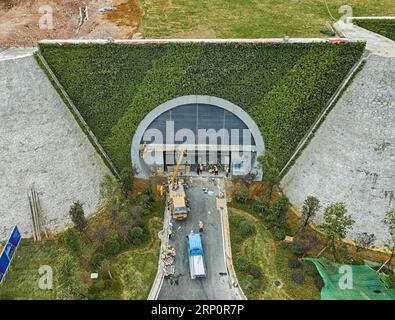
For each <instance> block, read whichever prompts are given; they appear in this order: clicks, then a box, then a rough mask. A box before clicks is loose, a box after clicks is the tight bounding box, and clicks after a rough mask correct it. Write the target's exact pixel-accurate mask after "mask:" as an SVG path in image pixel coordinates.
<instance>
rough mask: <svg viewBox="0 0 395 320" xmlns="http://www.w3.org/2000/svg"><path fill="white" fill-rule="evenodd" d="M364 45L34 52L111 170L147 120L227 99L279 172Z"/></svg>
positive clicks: (126, 156)
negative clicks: (188, 99)
mask: <svg viewBox="0 0 395 320" xmlns="http://www.w3.org/2000/svg"><path fill="white" fill-rule="evenodd" d="M363 49H364V44H363V43H332V44H327V43H325V44H324V43H320V44H318V43H315V44H313V43H310V44H237V43H228V44H208V43H194V44H192V43H191V44H140V45H116V44H106V45H63V46H58V45H52V44H46V45H43V44H41V45H40V50H41V52H42V54H43V56H44V57H45V59H46V60H47V62H48V64H49V65H50V67H51V68H52V70H53V71H54V73H55V74H56V76H57V77H58V79H59V81H60V82H61V83H62V85H63V86H64V88H65V90H66V91H67V92H68V94H69V95H70V97H71V99H72V100H73V101H74V103H75V105H76V107H77V108H78V109H79V111H80V113H81V115H82V116H83V117H84V119H85V121H86V122H87V123H88V125H89V126H90V128H91V130H92V131H93V132H94V134H95V135H96V137H97V138H98V140H99V142H100V143H101V145H102V146H103V147H104V149H105V150H106V152H107V153H108V155H109V156H110V158H111V159H112V161H113V162H114V164H115V165H116V167H117V168H118V169H119V170H120V171H122V170H123V169H124V168H129V167H130V144H131V141H132V137H133V134H134V132H135V130H136V128H137V126H138V125H139V123H140V121H141V120H142V119H143V118H144V117H145V115H146V114H147V113H148V112H149V111H151V110H152V109H154V108H155V107H157V106H158V105H160V104H161V103H163V102H165V101H167V100H169V99H172V98H175V97H178V96H183V95H189V94H197V95H211V96H217V97H220V98H223V99H226V100H229V101H231V102H233V103H235V104H236V105H238V106H240V107H241V108H243V109H244V110H246V111H247V112H248V113H249V114H250V115H251V116H252V117H253V119H254V120H255V121H256V122H257V124H258V126H259V127H260V130H261V132H262V136H263V138H264V140H265V144H266V147H267V148H268V149H270V150H271V151H272V152H273V154H274V155H275V156H276V158H277V160H278V165H279V167H282V166H283V165H284V164H285V163H286V161H287V160H288V159H289V157H290V156H291V154H292V152H293V151H294V150H295V148H296V146H297V144H298V142H299V141H300V140H301V138H302V137H303V136H304V135H305V133H306V132H307V130H308V129H309V127H310V126H311V125H312V123H313V122H314V120H315V119H316V117H317V115H318V114H319V113H320V111H322V109H323V108H324V107H325V105H326V102H327V101H328V100H329V98H330V97H331V96H332V94H333V93H334V91H335V90H336V88H337V87H338V86H339V84H340V83H341V81H342V80H343V78H344V77H345V76H346V74H347V73H348V71H349V70H350V68H351V67H352V66H353V65H354V63H355V62H356V61H357V60H358V59H359V58H360V56H361V54H362V52H363Z"/></svg>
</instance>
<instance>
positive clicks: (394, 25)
mask: <svg viewBox="0 0 395 320" xmlns="http://www.w3.org/2000/svg"><path fill="white" fill-rule="evenodd" d="M353 23H354V24H356V25H357V26H360V27H362V28H365V29H367V30H370V31H372V32H375V33H378V34H381V35H382V36H384V37H387V38H388V39H391V40H393V41H395V19H376V20H375V19H355V20H353Z"/></svg>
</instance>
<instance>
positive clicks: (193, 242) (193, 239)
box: [187, 231, 206, 279]
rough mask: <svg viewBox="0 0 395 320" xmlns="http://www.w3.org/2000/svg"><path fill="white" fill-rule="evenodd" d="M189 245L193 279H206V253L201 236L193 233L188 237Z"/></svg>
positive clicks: (190, 267)
mask: <svg viewBox="0 0 395 320" xmlns="http://www.w3.org/2000/svg"><path fill="white" fill-rule="evenodd" d="M187 243H188V244H187V248H188V259H189V269H190V273H191V278H192V279H196V278H205V277H206V268H205V264H204V257H203V255H204V251H203V245H202V238H201V235H200V234H198V233H193V232H192V231H191V233H190V234H189V235H187Z"/></svg>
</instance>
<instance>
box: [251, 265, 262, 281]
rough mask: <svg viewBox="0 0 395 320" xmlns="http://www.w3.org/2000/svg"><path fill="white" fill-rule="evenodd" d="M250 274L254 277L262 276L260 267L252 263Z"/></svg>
mask: <svg viewBox="0 0 395 320" xmlns="http://www.w3.org/2000/svg"><path fill="white" fill-rule="evenodd" d="M250 275H252V276H253V277H254V278H255V279H258V278H260V277H261V276H262V269H261V268H260V267H259V266H256V265H252V266H251V267H250Z"/></svg>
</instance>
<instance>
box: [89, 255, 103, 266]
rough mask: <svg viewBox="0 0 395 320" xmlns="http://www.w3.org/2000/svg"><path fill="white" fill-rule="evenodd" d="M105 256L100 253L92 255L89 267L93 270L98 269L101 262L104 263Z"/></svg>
mask: <svg viewBox="0 0 395 320" xmlns="http://www.w3.org/2000/svg"><path fill="white" fill-rule="evenodd" d="M104 259H105V256H104V255H103V254H102V253H96V254H94V255H93V257H92V259H91V265H92V267H94V268H100V266H101V264H102V262H103V261H104Z"/></svg>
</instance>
